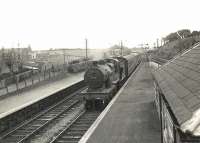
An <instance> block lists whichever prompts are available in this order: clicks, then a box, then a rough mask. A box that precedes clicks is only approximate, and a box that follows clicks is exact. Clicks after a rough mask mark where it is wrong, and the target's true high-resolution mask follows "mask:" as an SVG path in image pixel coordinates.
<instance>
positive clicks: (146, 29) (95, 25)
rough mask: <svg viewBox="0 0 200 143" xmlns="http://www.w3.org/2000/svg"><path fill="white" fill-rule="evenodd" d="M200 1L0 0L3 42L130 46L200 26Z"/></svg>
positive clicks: (9, 44) (0, 37)
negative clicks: (86, 43) (86, 39)
mask: <svg viewBox="0 0 200 143" xmlns="http://www.w3.org/2000/svg"><path fill="white" fill-rule="evenodd" d="M199 4H200V3H198V0H196V1H195V0H188V1H185V0H165V1H164V0H0V46H4V47H8V48H10V47H17V43H18V42H19V43H20V46H26V45H28V44H30V45H31V47H32V49H35V50H38V49H50V48H84V46H85V45H84V44H85V41H84V39H85V38H88V41H89V42H88V43H89V48H107V47H110V46H111V45H113V44H118V43H119V41H120V40H123V42H124V45H126V46H128V47H134V46H137V45H138V44H140V43H147V42H149V43H153V42H155V41H156V38H161V37H163V36H166V34H168V33H170V32H174V31H176V30H179V29H183V28H188V29H191V30H200V20H199V13H200V10H199Z"/></svg>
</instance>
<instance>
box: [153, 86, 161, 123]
mask: <svg viewBox="0 0 200 143" xmlns="http://www.w3.org/2000/svg"><path fill="white" fill-rule="evenodd" d="M154 88H155V104H156V109H157V112H158V117H159V119H160V95H159V92H158V86H157V85H156V83H155V82H154Z"/></svg>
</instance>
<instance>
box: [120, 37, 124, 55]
mask: <svg viewBox="0 0 200 143" xmlns="http://www.w3.org/2000/svg"><path fill="white" fill-rule="evenodd" d="M120 48H121V56H123V53H122V52H123V43H122V41H121V44H120Z"/></svg>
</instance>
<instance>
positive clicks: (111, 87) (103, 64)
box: [81, 54, 141, 110]
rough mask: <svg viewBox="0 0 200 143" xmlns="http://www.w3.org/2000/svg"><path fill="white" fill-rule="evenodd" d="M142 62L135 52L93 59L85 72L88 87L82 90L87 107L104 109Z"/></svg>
mask: <svg viewBox="0 0 200 143" xmlns="http://www.w3.org/2000/svg"><path fill="white" fill-rule="evenodd" d="M140 62H141V58H140V55H135V54H130V55H127V56H123V57H112V58H109V59H103V60H100V61H93V63H92V65H91V66H90V67H89V68H88V70H87V71H86V72H85V74H84V81H85V83H86V85H87V86H88V87H87V89H85V90H84V91H82V92H81V95H82V96H83V99H84V100H85V101H86V102H85V107H86V109H88V110H90V109H92V110H102V109H104V108H105V106H106V105H107V104H108V103H109V101H110V100H111V99H112V97H113V96H114V95H115V93H116V92H117V91H118V89H119V88H120V87H121V86H122V85H123V83H124V82H125V81H126V80H127V78H128V77H129V76H130V75H131V73H132V72H133V71H134V70H135V69H136V67H137V66H138V65H139V63H140Z"/></svg>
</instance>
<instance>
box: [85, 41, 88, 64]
mask: <svg viewBox="0 0 200 143" xmlns="http://www.w3.org/2000/svg"><path fill="white" fill-rule="evenodd" d="M85 58H86V60H87V59H88V40H87V39H85Z"/></svg>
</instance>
